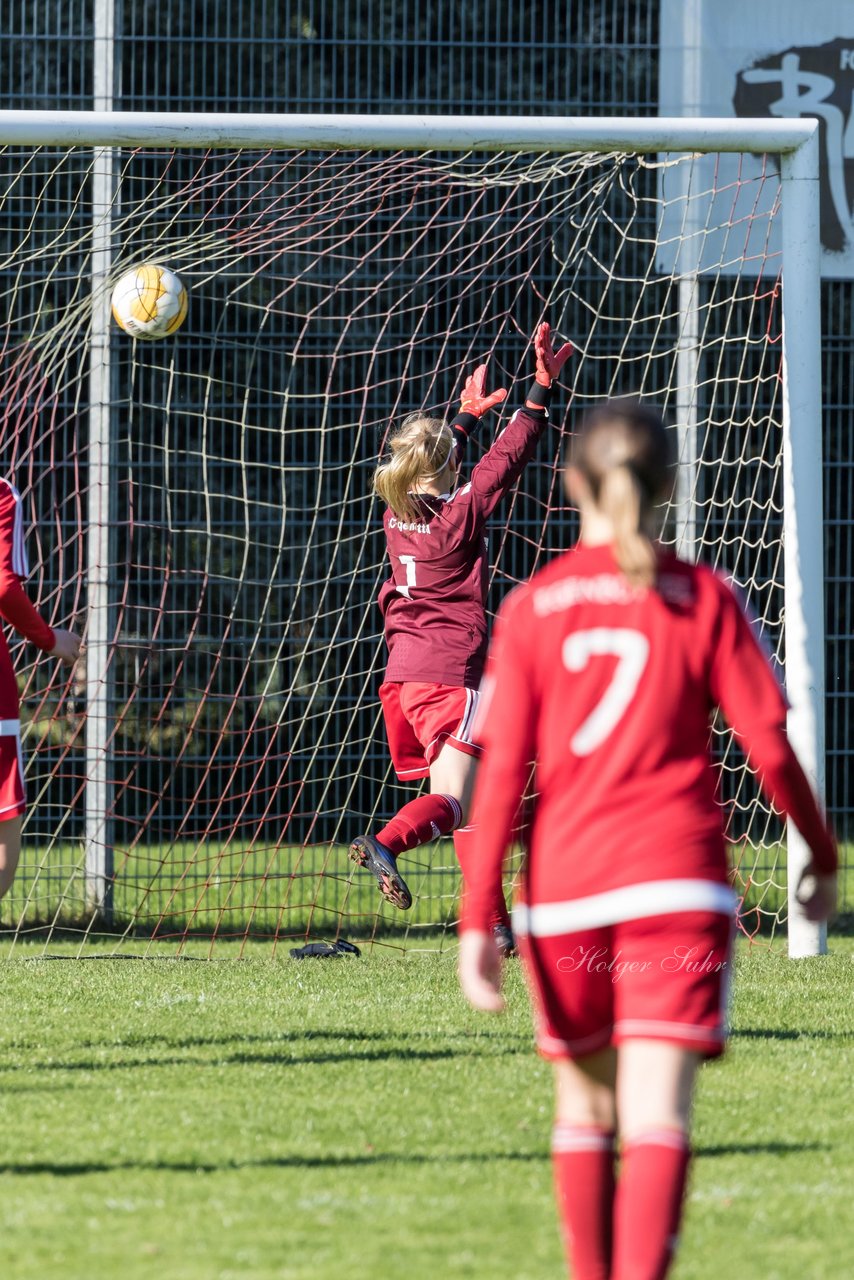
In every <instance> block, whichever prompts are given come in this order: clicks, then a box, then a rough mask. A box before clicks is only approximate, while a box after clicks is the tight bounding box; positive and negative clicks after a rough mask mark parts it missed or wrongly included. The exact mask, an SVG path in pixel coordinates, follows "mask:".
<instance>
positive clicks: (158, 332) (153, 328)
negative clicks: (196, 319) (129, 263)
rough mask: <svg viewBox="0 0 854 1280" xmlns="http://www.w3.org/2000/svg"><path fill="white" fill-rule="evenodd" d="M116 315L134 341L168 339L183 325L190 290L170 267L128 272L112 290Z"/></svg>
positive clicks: (150, 266) (117, 320) (143, 268)
mask: <svg viewBox="0 0 854 1280" xmlns="http://www.w3.org/2000/svg"><path fill="white" fill-rule="evenodd" d="M112 308H113V316H114V317H115V321H116V324H117V325H118V326H119V328H121V329H124V331H125V333H129V334H130V335H131V337H133V338H146V339H148V340H149V341H153V340H154V339H156V338H168V337H169V335H170V334H172V333H175V332H176V330H178V329H180V328H181V325H182V324H183V323H184V317H185V316H186V314H187V290H186V289H185V288H184V286H183V285H182V284H181V281H180V280H179V279H178V277H177V276H176V275H175V272H174V271H170V270H169V269H168V268H167V267H157V266H154V264H153V263H146V264H145V265H144V266H141V267H135V268H134V269H133V271H126V272H125V274H124V275H123V276H122V278H121V280H119V282H118V284H117V285H116V287H115V289H114V290H113V298H112Z"/></svg>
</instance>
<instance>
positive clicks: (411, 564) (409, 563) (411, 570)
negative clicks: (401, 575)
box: [397, 556, 416, 600]
mask: <svg viewBox="0 0 854 1280" xmlns="http://www.w3.org/2000/svg"><path fill="white" fill-rule="evenodd" d="M397 558H398V560H399V561H400V563H401V564H402V565H405V566H406V586H405V587H398V588H397V589H398V591H399V592H400V594H401V595H402V596H406V598H407V600H408V599H409V598H410V596H409V588H410V587H414V586H415V585H416V584H415V556H398V557H397Z"/></svg>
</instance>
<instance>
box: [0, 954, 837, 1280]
mask: <svg viewBox="0 0 854 1280" xmlns="http://www.w3.org/2000/svg"><path fill="white" fill-rule="evenodd" d="M852 950H853V949H852V946H851V943H850V941H845V942H842V943H840V944H838V945H837V948H836V951H835V953H834V954H833V955H832V956H831V957H830V958H825V959H821V960H815V961H812V960H811V961H799V962H796V963H792V962H789V961H787V960H786V959H785V958H784V957H783V956H782V955H778V954H775V953H772V952H769V951H768V950H766V949H763V948H755V949H753V950H750V951H748V950H747V949H745V950H744V951H743V953H742V954H741V956H740V958H739V964H738V976H737V982H736V1002H735V1009H734V1015H735V1016H734V1024H735V1034H734V1038H733V1042H732V1049H731V1052H730V1054H729V1055H728V1056H727V1058H726V1059H725V1060H724V1061H723V1062H721V1063H717V1064H712V1065H711V1066H709V1067H707V1068H705V1069H704V1072H703V1074H702V1082H701V1088H700V1094H699V1099H698V1106H697V1114H696V1123H695V1141H696V1145H697V1148H698V1152H699V1158H698V1161H697V1164H696V1166H695V1169H694V1175H693V1181H692V1189H691V1196H690V1203H689V1211H688V1216H687V1221H686V1225H685V1232H684V1243H683V1248H682V1251H681V1257H680V1262H679V1264H678V1266H677V1268H676V1271H675V1276H676V1277H677V1278H678V1280H707V1278H708V1280H710V1278H711V1277H715V1280H717V1278H718V1277H720V1276H724V1275H733V1276H735V1275H737V1276H738V1277H739V1280H754V1278H755V1280H790V1278H791V1280H825V1278H827V1280H831V1278H832V1280H837V1278H838V1277H842V1276H845V1275H851V1274H854V1258H852V1245H851V1240H852V1238H854V1230H852V1228H854V1211H852V1205H851V1196H850V1187H851V1185H852V1177H854V1114H852V1108H851V1106H850V1057H849V1058H848V1059H847V1062H848V1067H847V1069H846V1065H845V1063H846V1059H845V1056H844V1049H845V1045H846V1042H847V1043H848V1044H849V1046H850V1032H851V1013H850V1010H851V1000H850V990H851V985H850V984H851V976H852V958H854V956H852ZM16 954H17V955H22V954H25V951H24V950H18V951H16ZM220 954H221V953H220ZM268 956H269V949H259V953H258V958H255V957H254V956H253V955H252V953H251V952H250V958H248V959H244V960H232V961H228V960H225V961H213V962H202V961H192V960H184V961H178V960H172V959H156V958H152V959H148V960H142V961H135V960H130V959H122V960H117V959H102V958H97V959H88V960H71V959H32V960H29V959H17V960H12V961H8V962H5V963H3V965H2V970H0V999H1V1000H2V1018H0V1079H2V1086H3V1087H2V1092H0V1106H2V1125H0V1134H2V1138H0V1192H1V1193H2V1194H0V1240H2V1258H3V1261H2V1272H3V1276H4V1278H5V1280H36V1278H38V1280H84V1278H88V1280H117V1278H120V1280H137V1278H142V1277H146V1278H147V1277H158V1278H159V1277H166V1276H179V1277H181V1280H232V1278H233V1277H234V1278H236V1277H241V1280H242V1278H247V1280H268V1278H269V1280H273V1278H274V1277H275V1278H276V1280H318V1278H319V1277H322V1276H329V1275H337V1276H339V1277H353V1278H354V1280H361V1278H362V1277H376V1278H377V1280H397V1277H403V1276H405V1277H407V1280H436V1277H442V1280H457V1278H460V1280H462V1278H463V1277H466V1278H467V1280H474V1278H476V1277H483V1278H484V1280H486V1278H487V1277H489V1280H494V1277H495V1276H496V1275H502V1276H508V1277H511V1278H512V1280H560V1277H562V1276H563V1275H564V1271H563V1264H562V1260H561V1253H560V1248H559V1244H558V1237H557V1231H556V1227H555V1216H554V1209H553V1203H552V1192H551V1173H550V1166H549V1156H548V1146H549V1130H550V1122H551V1105H552V1104H551V1082H550V1077H549V1069H548V1068H547V1066H546V1064H544V1063H542V1062H540V1061H539V1060H538V1059H537V1058H536V1057H535V1055H534V1053H533V1051H532V1049H531V1035H530V1021H529V1015H528V1011H527V1002H526V999H525V995H524V991H523V985H522V982H521V977H520V974H519V971H518V967H517V966H516V965H515V964H513V965H511V966H510V973H509V981H508V992H509V997H510V1011H509V1013H508V1015H507V1016H505V1017H504V1018H503V1019H489V1018H486V1017H483V1016H479V1015H476V1014H475V1013H473V1012H471V1011H470V1010H468V1009H467V1008H466V1006H465V1005H464V1004H463V1001H462V998H461V997H460V995H459V993H458V990H457V986H456V982H455V975H454V961H453V957H452V956H450V955H448V954H439V953H437V954H434V955H430V954H422V955H412V956H402V957H396V956H394V955H391V954H388V953H385V954H383V953H376V952H374V953H373V954H371V955H366V956H364V957H363V958H362V959H361V960H338V961H304V962H301V963H295V962H293V961H290V960H287V959H284V958H280V959H277V960H275V961H273V960H270V959H269V958H267V957H268ZM262 957H263V958H262Z"/></svg>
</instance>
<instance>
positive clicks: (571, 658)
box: [562, 627, 649, 756]
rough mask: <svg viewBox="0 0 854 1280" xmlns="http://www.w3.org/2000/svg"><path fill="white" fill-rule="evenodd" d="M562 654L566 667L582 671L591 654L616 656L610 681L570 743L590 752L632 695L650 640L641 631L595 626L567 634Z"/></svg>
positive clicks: (579, 753) (580, 751)
mask: <svg viewBox="0 0 854 1280" xmlns="http://www.w3.org/2000/svg"><path fill="white" fill-rule="evenodd" d="M562 657H563V665H564V666H565V667H566V669H567V671H583V670H584V668H585V667H586V666H587V664H588V663H589V661H590V659H591V658H599V657H614V658H617V659H618V661H617V665H616V667H615V668H614V674H613V676H612V677H611V683H610V684H609V685H608V687H607V689H606V690H605V692H604V693H603V694H602V697H601V698H600V699H599V701H598V703H597V704H596V706H595V707H594V708H593V710H592V711H591V712H590V715H589V716H588V717H587V719H586V720H585V721H584V722H583V724H580V725H579V726H578V728H577V729H576V731H575V733H574V734H573V735H572V741H571V742H570V744H569V749H570V751H572V753H573V755H576V756H589V755H590V753H591V752H592V751H595V750H596V748H597V747H598V746H601V744H602V743H603V742H604V741H605V739H606V738H607V737H608V736H609V734H610V733H611V732H612V731H613V730H614V729H615V728H616V727H617V725H618V724H619V722H620V720H621V719H622V716H623V714H624V712H625V711H626V709H627V708H628V705H629V703H630V702H631V700H632V698H633V697H634V696H635V690H636V689H637V687H638V684H639V682H640V678H641V676H642V675H643V672H644V668H645V667H646V664H647V659H648V658H649V641H648V640H647V638H646V636H645V635H643V633H642V632H640V631H629V630H627V629H624V628H617V627H594V628H593V629H592V630H591V631H576V632H574V633H573V634H572V635H571V636H567V638H566V640H564V642H563V651H562Z"/></svg>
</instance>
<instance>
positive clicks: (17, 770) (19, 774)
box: [0, 720, 27, 822]
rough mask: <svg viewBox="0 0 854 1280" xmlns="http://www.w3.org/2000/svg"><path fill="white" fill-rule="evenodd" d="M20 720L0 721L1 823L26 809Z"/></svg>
mask: <svg viewBox="0 0 854 1280" xmlns="http://www.w3.org/2000/svg"><path fill="white" fill-rule="evenodd" d="M26 807H27V805H26V799H25V795H24V757H23V756H22V754H21V722H20V720H0V822H5V821H6V820H7V819H8V818H15V817H18V816H19V815H20V814H22V813H23V812H24V811H25V809H26Z"/></svg>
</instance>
